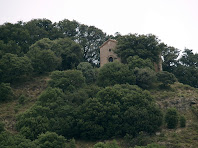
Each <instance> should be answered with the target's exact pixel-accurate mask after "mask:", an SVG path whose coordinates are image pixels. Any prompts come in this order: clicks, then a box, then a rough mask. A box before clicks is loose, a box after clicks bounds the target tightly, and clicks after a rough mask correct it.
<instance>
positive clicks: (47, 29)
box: [24, 19, 56, 46]
mask: <svg viewBox="0 0 198 148" xmlns="http://www.w3.org/2000/svg"><path fill="white" fill-rule="evenodd" d="M24 27H25V29H27V30H28V32H29V34H30V44H29V46H30V45H32V44H34V43H35V42H36V41H38V40H40V39H43V38H50V39H53V35H52V33H55V32H56V31H54V29H56V28H55V27H54V25H53V24H52V22H51V21H50V20H48V19H33V20H31V21H29V22H27V23H25V24H24Z"/></svg>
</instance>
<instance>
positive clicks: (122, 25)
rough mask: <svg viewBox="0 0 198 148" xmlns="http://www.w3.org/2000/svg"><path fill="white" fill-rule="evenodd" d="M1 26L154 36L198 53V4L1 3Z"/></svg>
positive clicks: (162, 0) (122, 0)
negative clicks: (60, 25)
mask: <svg viewBox="0 0 198 148" xmlns="http://www.w3.org/2000/svg"><path fill="white" fill-rule="evenodd" d="M0 4H1V5H0V24H1V25H2V24H4V23H5V22H10V23H17V22H18V21H23V22H27V21H30V20H32V19H38V18H41V19H42V18H46V19H49V20H51V21H52V22H59V21H61V20H64V19H69V20H76V21H77V22H79V23H81V24H86V25H89V26H90V25H92V26H95V27H97V28H99V29H101V30H102V31H103V32H105V33H107V34H111V35H114V34H115V33H116V32H119V33H121V34H122V35H126V34H129V33H132V34H133V33H138V34H150V33H151V34H154V35H156V36H157V37H158V38H159V39H160V40H161V41H162V42H164V43H165V44H167V45H168V46H174V47H175V48H178V49H179V50H184V49H185V48H188V49H192V50H193V52H194V53H198V0H0Z"/></svg>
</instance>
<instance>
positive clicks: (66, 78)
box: [49, 70, 85, 91]
mask: <svg viewBox="0 0 198 148" xmlns="http://www.w3.org/2000/svg"><path fill="white" fill-rule="evenodd" d="M50 77H51V80H50V81H49V85H50V86H51V87H58V88H60V89H62V90H63V91H74V90H76V89H77V88H80V87H82V86H83V85H84V84H85V78H84V77H83V74H82V72H81V71H79V70H67V71H54V72H52V74H51V76H50Z"/></svg>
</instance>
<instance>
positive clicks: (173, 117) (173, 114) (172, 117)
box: [165, 108, 179, 129]
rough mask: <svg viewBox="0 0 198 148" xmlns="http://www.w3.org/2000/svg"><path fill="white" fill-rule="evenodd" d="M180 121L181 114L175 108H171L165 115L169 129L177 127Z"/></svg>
mask: <svg viewBox="0 0 198 148" xmlns="http://www.w3.org/2000/svg"><path fill="white" fill-rule="evenodd" d="M178 121H179V115H178V112H177V110H176V109H175V108H169V109H168V110H167V112H166V115H165V122H166V124H167V127H168V128H169V129H174V128H176V127H177V125H178Z"/></svg>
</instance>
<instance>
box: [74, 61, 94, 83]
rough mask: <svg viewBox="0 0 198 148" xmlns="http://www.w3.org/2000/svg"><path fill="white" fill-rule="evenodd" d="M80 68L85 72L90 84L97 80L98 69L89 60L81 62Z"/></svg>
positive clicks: (84, 74) (78, 67) (87, 81)
mask: <svg viewBox="0 0 198 148" xmlns="http://www.w3.org/2000/svg"><path fill="white" fill-rule="evenodd" d="M77 69H78V70H81V71H82V73H83V76H84V77H85V79H86V83H88V84H90V83H93V82H95V81H96V70H95V69H94V68H93V66H92V65H91V64H90V63H88V62H81V63H80V64H79V65H78V66H77Z"/></svg>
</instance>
